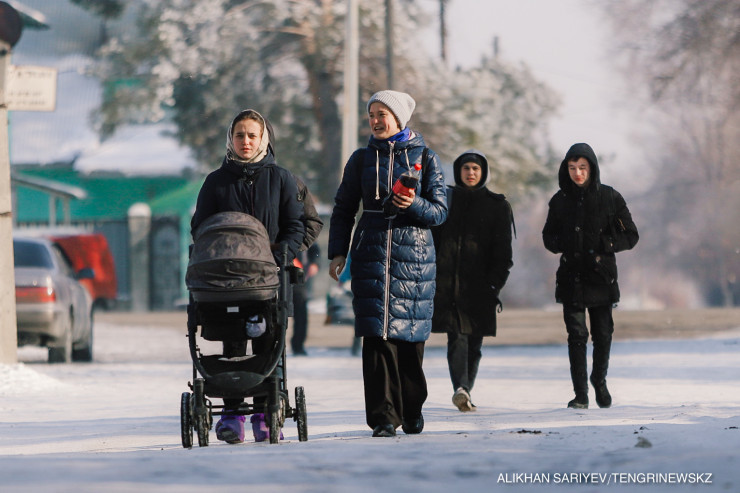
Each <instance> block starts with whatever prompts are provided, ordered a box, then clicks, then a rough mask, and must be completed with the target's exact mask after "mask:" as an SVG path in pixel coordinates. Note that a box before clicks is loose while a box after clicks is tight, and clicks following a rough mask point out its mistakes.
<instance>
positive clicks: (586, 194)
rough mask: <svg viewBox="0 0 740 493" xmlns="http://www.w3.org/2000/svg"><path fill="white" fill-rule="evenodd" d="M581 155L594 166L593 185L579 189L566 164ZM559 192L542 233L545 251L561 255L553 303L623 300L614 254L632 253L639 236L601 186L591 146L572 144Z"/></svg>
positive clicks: (615, 196) (618, 200) (616, 197)
mask: <svg viewBox="0 0 740 493" xmlns="http://www.w3.org/2000/svg"><path fill="white" fill-rule="evenodd" d="M580 157H584V158H586V160H588V162H589V165H590V175H589V181H588V183H587V184H586V186H585V187H578V186H577V185H576V184H575V183H573V181H572V180H571V179H570V174H569V173H568V162H569V161H571V160H573V159H578V158H580ZM558 181H559V184H560V190H559V191H558V192H557V193H556V194H555V195H554V196H553V197H552V199H550V204H549V211H548V214H547V221H546V222H545V227H544V228H543V230H542V239H543V241H544V243H545V248H547V249H548V250H550V251H551V252H553V253H560V254H561V256H560V267H559V268H558V271H557V275H556V288H555V299H556V300H557V301H558V302H559V303H564V304H565V303H568V304H572V305H575V306H578V307H590V306H601V305H609V304H612V303H616V302H617V301H619V296H620V294H619V285H618V283H617V279H618V276H617V261H616V256H615V255H614V254H615V253H616V252H620V251H623V250H629V249H631V248H632V247H633V246H635V244H636V243H637V241H638V239H639V235H638V233H637V227H636V226H635V223H634V222H633V221H632V215H631V214H630V211H629V209H628V208H627V204H626V203H625V201H624V198H622V196H621V195H620V194H619V192H617V191H616V190H614V189H613V188H611V187H609V186H607V185H603V184H602V183H601V178H600V172H599V162H598V160H597V158H596V154H595V153H594V151H593V149H591V147H590V146H589V145H588V144H583V143H581V144H574V145H573V146H571V148H570V149H569V150H568V152H567V153H566V155H565V158H564V159H563V161H562V163H561V164H560V170H559V172H558Z"/></svg>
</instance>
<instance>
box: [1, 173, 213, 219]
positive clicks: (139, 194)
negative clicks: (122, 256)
mask: <svg viewBox="0 0 740 493" xmlns="http://www.w3.org/2000/svg"><path fill="white" fill-rule="evenodd" d="M19 168H20V167H14V173H13V175H14V178H16V179H15V180H14V182H15V183H14V185H15V187H14V188H15V190H14V191H15V206H16V211H15V216H16V221H17V222H19V223H23V222H45V221H47V220H48V217H49V200H48V197H49V195H48V193H46V192H44V191H41V190H38V187H35V188H34V187H29V186H26V185H25V183H24V180H25V182H26V183H27V182H28V181H29V180H31V181H33V180H38V179H41V180H43V182H44V183H46V184H47V185H48V184H49V183H50V182H51V183H56V184H57V185H60V186H61V188H60V189H62V188H65V187H66V188H67V189H69V190H82V191H84V192H85V193H86V194H87V196H86V197H84V198H79V197H78V198H77V200H72V201H71V202H70V213H71V218H72V221H90V220H98V219H124V218H126V217H127V213H128V209H129V207H131V205H133V204H135V203H137V202H144V203H147V204H150V205H151V204H157V199H162V198H163V197H165V196H166V195H168V194H170V193H173V192H175V191H177V190H178V189H180V188H183V187H184V188H185V189H186V190H190V189H191V188H193V187H195V186H196V185H197V187H198V189H199V188H200V183H197V184H191V182H190V181H189V180H187V179H186V178H183V177H178V176H123V175H118V174H109V173H106V174H89V175H88V174H81V173H79V172H77V171H75V170H74V169H72V168H71V166H38V167H23V169H19ZM180 193H181V194H183V196H185V195H187V194H186V193H185V192H180ZM195 194H196V195H195V196H196V197H197V190H196V191H195ZM175 196H177V195H175ZM160 203H161V204H162V205H157V210H155V209H154V208H153V210H152V212H153V213H160V212H159V211H163V210H165V209H166V210H168V211H169V212H170V213H172V214H178V212H177V207H179V206H182V207H183V208H184V209H185V210H184V211H181V212H180V213H189V212H190V209H191V207H188V206H187V204H185V199H184V198H183V199H182V203H179V202H174V201H172V203H170V204H169V205H168V202H167V201H161V200H160ZM193 203H194V202H193ZM178 204H180V205H178Z"/></svg>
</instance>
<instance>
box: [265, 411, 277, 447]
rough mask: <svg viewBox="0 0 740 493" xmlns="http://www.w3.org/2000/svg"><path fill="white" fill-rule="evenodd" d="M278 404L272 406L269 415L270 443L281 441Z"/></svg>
mask: <svg viewBox="0 0 740 493" xmlns="http://www.w3.org/2000/svg"><path fill="white" fill-rule="evenodd" d="M276 408H278V406H270V412H269V413H268V416H267V423H268V426H269V428H270V443H278V442H279V441H280V411H279V409H276Z"/></svg>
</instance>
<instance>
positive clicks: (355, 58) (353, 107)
mask: <svg viewBox="0 0 740 493" xmlns="http://www.w3.org/2000/svg"><path fill="white" fill-rule="evenodd" d="M358 3H359V0H347V18H346V20H345V27H346V31H345V36H344V107H343V109H342V162H341V163H340V167H339V179H340V180H341V178H342V173H343V170H344V163H346V162H347V160H348V159H349V157H350V155H351V154H352V152H353V151H354V150H355V149H356V148H357V100H358V91H359V89H358V84H359V75H358V73H359V57H360V41H359V33H358V31H359V25H360V22H359V7H358Z"/></svg>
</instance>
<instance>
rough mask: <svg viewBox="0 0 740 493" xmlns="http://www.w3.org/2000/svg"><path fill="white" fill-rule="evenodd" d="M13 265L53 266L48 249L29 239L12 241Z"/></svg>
mask: <svg viewBox="0 0 740 493" xmlns="http://www.w3.org/2000/svg"><path fill="white" fill-rule="evenodd" d="M13 256H14V257H15V262H14V265H15V266H16V267H45V268H51V267H54V263H53V261H52V259H51V255H50V254H49V250H48V249H47V248H46V247H45V246H44V245H41V244H39V243H34V242H31V241H20V240H14V241H13Z"/></svg>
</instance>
